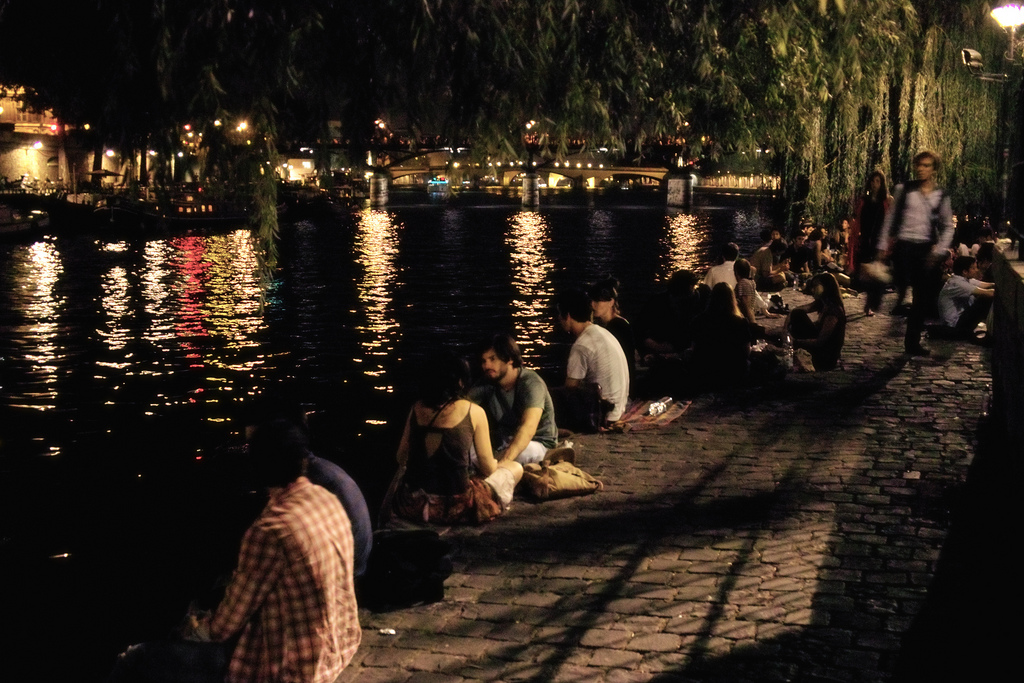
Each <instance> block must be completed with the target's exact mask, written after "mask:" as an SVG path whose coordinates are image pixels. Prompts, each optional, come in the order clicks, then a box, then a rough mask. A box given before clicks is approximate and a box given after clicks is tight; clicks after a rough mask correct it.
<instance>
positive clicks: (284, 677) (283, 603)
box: [210, 477, 362, 683]
mask: <svg viewBox="0 0 1024 683" xmlns="http://www.w3.org/2000/svg"><path fill="white" fill-rule="evenodd" d="M352 553H353V550H352V528H351V526H350V524H349V520H348V517H347V516H346V514H345V510H344V508H342V507H341V504H340V503H339V502H338V499H337V498H336V497H335V496H334V494H332V493H330V492H329V491H327V490H326V489H324V488H321V487H319V486H316V485H315V484H312V483H310V481H309V480H308V479H306V478H305V477H299V478H298V479H297V480H295V481H294V482H292V483H291V484H289V485H288V486H286V487H285V488H283V489H281V490H279V491H277V492H275V493H274V494H273V495H272V496H271V498H270V501H269V502H268V503H267V506H266V507H265V508H264V509H263V512H262V513H261V514H260V517H259V519H257V520H256V522H255V523H253V525H252V526H251V527H249V529H248V531H246V532H245V537H244V538H243V539H242V550H241V552H240V553H239V558H238V568H237V569H235V573H234V575H233V576H232V577H231V583H230V584H229V585H228V588H227V592H226V594H225V595H224V600H223V601H222V602H221V604H220V605H219V606H218V607H217V611H216V613H215V614H214V616H213V621H212V622H211V624H210V633H211V636H212V638H213V639H214V640H217V641H224V640H228V639H229V638H231V637H233V636H235V635H238V634H240V637H239V640H238V645H237V646H236V647H235V650H234V653H233V654H232V656H231V664H230V667H229V669H228V675H227V678H226V681H227V683H261V682H263V681H275V682H287V683H300V682H301V683H331V682H332V681H334V680H335V679H336V678H337V677H338V674H340V673H341V670H342V669H344V668H345V666H346V665H347V664H348V663H349V661H350V660H351V659H352V656H353V655H354V654H355V651H356V649H357V648H358V647H359V640H360V637H361V635H362V632H361V631H360V629H359V616H358V612H357V607H356V598H355V592H354V590H353V587H352Z"/></svg>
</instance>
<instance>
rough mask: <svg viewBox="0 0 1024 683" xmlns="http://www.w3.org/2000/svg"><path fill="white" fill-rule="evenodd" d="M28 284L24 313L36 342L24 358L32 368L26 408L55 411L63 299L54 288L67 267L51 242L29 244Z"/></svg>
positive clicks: (26, 275) (23, 290)
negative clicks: (60, 317) (64, 266)
mask: <svg viewBox="0 0 1024 683" xmlns="http://www.w3.org/2000/svg"><path fill="white" fill-rule="evenodd" d="M27 256H28V258H27V263H26V265H27V268H26V269H25V284H24V285H22V293H23V294H24V295H25V297H24V298H19V299H18V300H17V301H18V302H19V303H21V304H22V306H23V310H22V313H23V314H24V316H25V320H26V322H27V323H28V325H29V330H30V337H31V338H32V340H33V343H32V344H31V346H30V347H29V348H30V349H31V350H30V351H27V352H26V353H25V360H26V361H28V363H29V364H30V367H31V375H32V387H33V388H32V389H30V390H28V391H26V392H24V393H25V398H26V399H28V400H27V401H26V403H25V405H26V407H30V408H34V409H36V410H52V409H53V408H55V407H56V400H57V390H56V388H55V387H54V386H53V385H54V384H56V382H57V364H58V362H59V361H60V358H61V357H60V346H59V344H58V332H59V325H58V320H59V316H60V313H61V309H62V308H63V300H62V299H61V298H60V297H59V296H57V294H56V292H55V291H54V290H55V287H56V285H57V280H58V279H59V278H60V274H61V273H62V272H63V270H64V268H63V266H62V265H61V261H60V252H58V251H57V248H56V247H55V246H54V245H53V244H52V243H50V242H46V241H41V242H35V243H34V244H32V245H31V246H29V247H28V254H27Z"/></svg>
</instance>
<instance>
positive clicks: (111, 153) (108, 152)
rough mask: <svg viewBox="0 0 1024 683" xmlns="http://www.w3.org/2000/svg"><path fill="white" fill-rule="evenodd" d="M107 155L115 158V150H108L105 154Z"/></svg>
mask: <svg viewBox="0 0 1024 683" xmlns="http://www.w3.org/2000/svg"><path fill="white" fill-rule="evenodd" d="M105 154H106V155H107V156H108V157H113V156H114V150H112V149H108V150H107V151H106V152H105Z"/></svg>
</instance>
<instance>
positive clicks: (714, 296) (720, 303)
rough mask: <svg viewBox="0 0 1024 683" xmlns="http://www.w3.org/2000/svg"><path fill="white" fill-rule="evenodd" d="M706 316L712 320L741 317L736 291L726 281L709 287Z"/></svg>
mask: <svg viewBox="0 0 1024 683" xmlns="http://www.w3.org/2000/svg"><path fill="white" fill-rule="evenodd" d="M706 314H707V316H708V317H709V318H710V319H712V320H723V319H725V320H727V319H729V318H742V317H743V314H742V313H740V307H739V305H738V304H737V303H736V293H735V292H734V291H733V289H732V285H730V284H729V283H728V282H719V283H718V284H716V285H715V286H714V287H712V288H711V297H710V298H709V299H708V308H707V311H706Z"/></svg>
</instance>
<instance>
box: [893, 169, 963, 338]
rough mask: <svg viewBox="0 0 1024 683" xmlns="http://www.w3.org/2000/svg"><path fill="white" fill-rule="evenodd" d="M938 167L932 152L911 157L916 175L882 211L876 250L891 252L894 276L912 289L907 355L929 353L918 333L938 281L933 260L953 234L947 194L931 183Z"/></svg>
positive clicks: (941, 255) (937, 259)
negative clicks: (883, 213) (889, 205)
mask: <svg viewBox="0 0 1024 683" xmlns="http://www.w3.org/2000/svg"><path fill="white" fill-rule="evenodd" d="M938 167H939V158H938V156H936V155H935V154H934V153H932V152H927V151H925V152H920V153H919V154H917V156H915V157H914V173H915V175H916V176H917V179H916V180H912V181H910V182H908V183H906V184H905V185H900V186H899V187H897V188H896V197H895V199H894V201H893V210H892V211H890V212H889V213H888V214H887V215H886V217H885V223H884V224H883V225H882V234H881V236H880V237H879V241H878V250H879V252H881V255H883V256H884V255H887V254H891V257H892V262H893V268H894V270H895V276H896V277H895V279H896V281H897V282H902V283H906V284H909V285H910V287H911V288H913V290H914V299H913V304H912V305H911V307H910V313H909V315H908V316H907V332H906V336H905V337H904V339H903V348H904V350H905V351H906V353H908V354H910V355H913V356H927V355H928V353H929V350H928V349H927V348H925V347H924V346H922V345H921V333H922V332H924V321H925V319H926V318H927V317H928V315H929V313H930V312H931V311H932V309H933V308H934V306H935V301H936V299H937V297H938V293H939V289H940V287H941V285H942V282H941V275H940V272H939V266H940V264H941V263H942V262H943V261H944V260H945V258H946V253H947V250H948V249H949V245H950V243H951V242H952V240H953V211H952V208H951V206H950V201H949V197H948V196H946V194H945V193H944V192H943V190H942V188H940V187H939V186H938V185H936V184H935V173H936V171H938Z"/></svg>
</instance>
